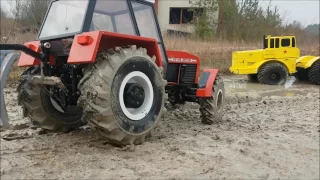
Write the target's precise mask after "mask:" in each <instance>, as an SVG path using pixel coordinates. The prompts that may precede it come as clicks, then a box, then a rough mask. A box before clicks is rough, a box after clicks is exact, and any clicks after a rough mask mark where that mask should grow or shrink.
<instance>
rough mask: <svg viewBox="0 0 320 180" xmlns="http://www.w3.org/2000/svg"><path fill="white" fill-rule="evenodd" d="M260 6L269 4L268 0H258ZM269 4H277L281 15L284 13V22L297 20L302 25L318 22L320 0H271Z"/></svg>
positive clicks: (319, 21)
mask: <svg viewBox="0 0 320 180" xmlns="http://www.w3.org/2000/svg"><path fill="white" fill-rule="evenodd" d="M260 1H261V5H262V7H267V6H268V5H269V0H260ZM271 4H272V5H273V6H277V7H278V8H279V11H280V13H281V15H285V22H287V23H288V22H292V21H294V20H297V21H299V22H301V23H302V25H303V26H307V25H309V24H319V23H320V20H319V16H320V15H319V14H320V12H319V9H320V0H272V1H271Z"/></svg>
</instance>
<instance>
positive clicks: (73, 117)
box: [17, 66, 86, 132]
mask: <svg viewBox="0 0 320 180" xmlns="http://www.w3.org/2000/svg"><path fill="white" fill-rule="evenodd" d="M39 73H40V67H39V66H36V67H31V68H29V69H27V70H26V71H25V72H23V74H22V75H21V79H20V84H19V86H18V88H17V91H18V104H19V105H21V106H22V108H23V115H24V117H29V118H30V119H31V122H32V124H33V125H35V126H37V127H39V128H43V129H46V130H50V131H54V132H70V131H72V130H75V129H78V128H79V127H80V126H82V125H84V124H86V123H85V122H83V121H82V120H81V118H82V110H81V108H78V107H67V110H66V112H61V111H59V110H57V109H56V108H55V107H54V105H53V103H52V101H51V98H50V96H49V95H48V94H47V93H46V91H45V87H41V86H40V85H35V84H32V83H31V78H32V77H33V76H34V75H39Z"/></svg>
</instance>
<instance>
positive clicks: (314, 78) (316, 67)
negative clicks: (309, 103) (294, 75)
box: [308, 60, 320, 85]
mask: <svg viewBox="0 0 320 180" xmlns="http://www.w3.org/2000/svg"><path fill="white" fill-rule="evenodd" d="M308 76H309V81H310V82H311V83H312V84H316V85H320V60H318V61H316V62H314V63H313V65H312V66H311V67H310V69H309V71H308Z"/></svg>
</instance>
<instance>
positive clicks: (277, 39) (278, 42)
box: [276, 38, 280, 48]
mask: <svg viewBox="0 0 320 180" xmlns="http://www.w3.org/2000/svg"><path fill="white" fill-rule="evenodd" d="M279 47H280V39H279V38H276V48H279Z"/></svg>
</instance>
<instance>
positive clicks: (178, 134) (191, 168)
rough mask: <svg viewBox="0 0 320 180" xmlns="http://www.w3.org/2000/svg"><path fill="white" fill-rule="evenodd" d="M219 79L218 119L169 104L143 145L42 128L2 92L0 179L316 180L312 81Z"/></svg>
mask: <svg viewBox="0 0 320 180" xmlns="http://www.w3.org/2000/svg"><path fill="white" fill-rule="evenodd" d="M224 80H225V86H226V93H227V97H226V98H227V99H226V100H227V105H226V107H225V115H224V117H223V120H224V121H223V122H222V123H221V124H217V125H202V124H201V123H200V120H199V111H198V106H197V105H196V104H191V103H190V104H186V105H185V106H184V107H180V108H178V109H175V110H173V109H169V110H168V113H167V115H166V117H165V118H164V120H163V121H162V122H161V123H160V126H159V127H158V128H156V132H155V134H154V136H153V137H152V138H151V139H149V140H148V141H147V142H146V143H144V144H143V145H139V146H131V147H125V148H119V147H114V146H111V145H109V144H107V143H106V141H105V140H103V139H100V138H99V136H98V135H96V134H95V133H94V132H93V131H91V130H90V128H88V127H83V128H82V129H81V130H78V131H74V132H71V133H67V134H62V133H61V134H59V133H58V134H57V133H44V132H43V131H40V130H39V129H36V128H34V127H32V126H31V125H30V124H29V121H28V119H23V118H22V110H21V108H20V107H19V106H18V105H17V102H16V93H15V92H14V90H13V89H7V90H6V92H5V95H6V103H7V105H8V108H7V109H8V111H9V115H10V118H11V124H12V125H13V130H2V132H1V141H0V142H1V179H182V178H188V179H213V178H218V179H235V178H240V179H276V178H280V179H319V129H320V127H319V119H320V112H319V109H320V104H319V102H320V91H319V90H320V89H319V86H312V85H308V84H302V83H297V82H295V83H294V84H293V85H292V86H291V85H290V84H288V85H286V86H281V87H277V86H264V85H258V84H251V83H248V82H246V80H242V79H239V77H224Z"/></svg>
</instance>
